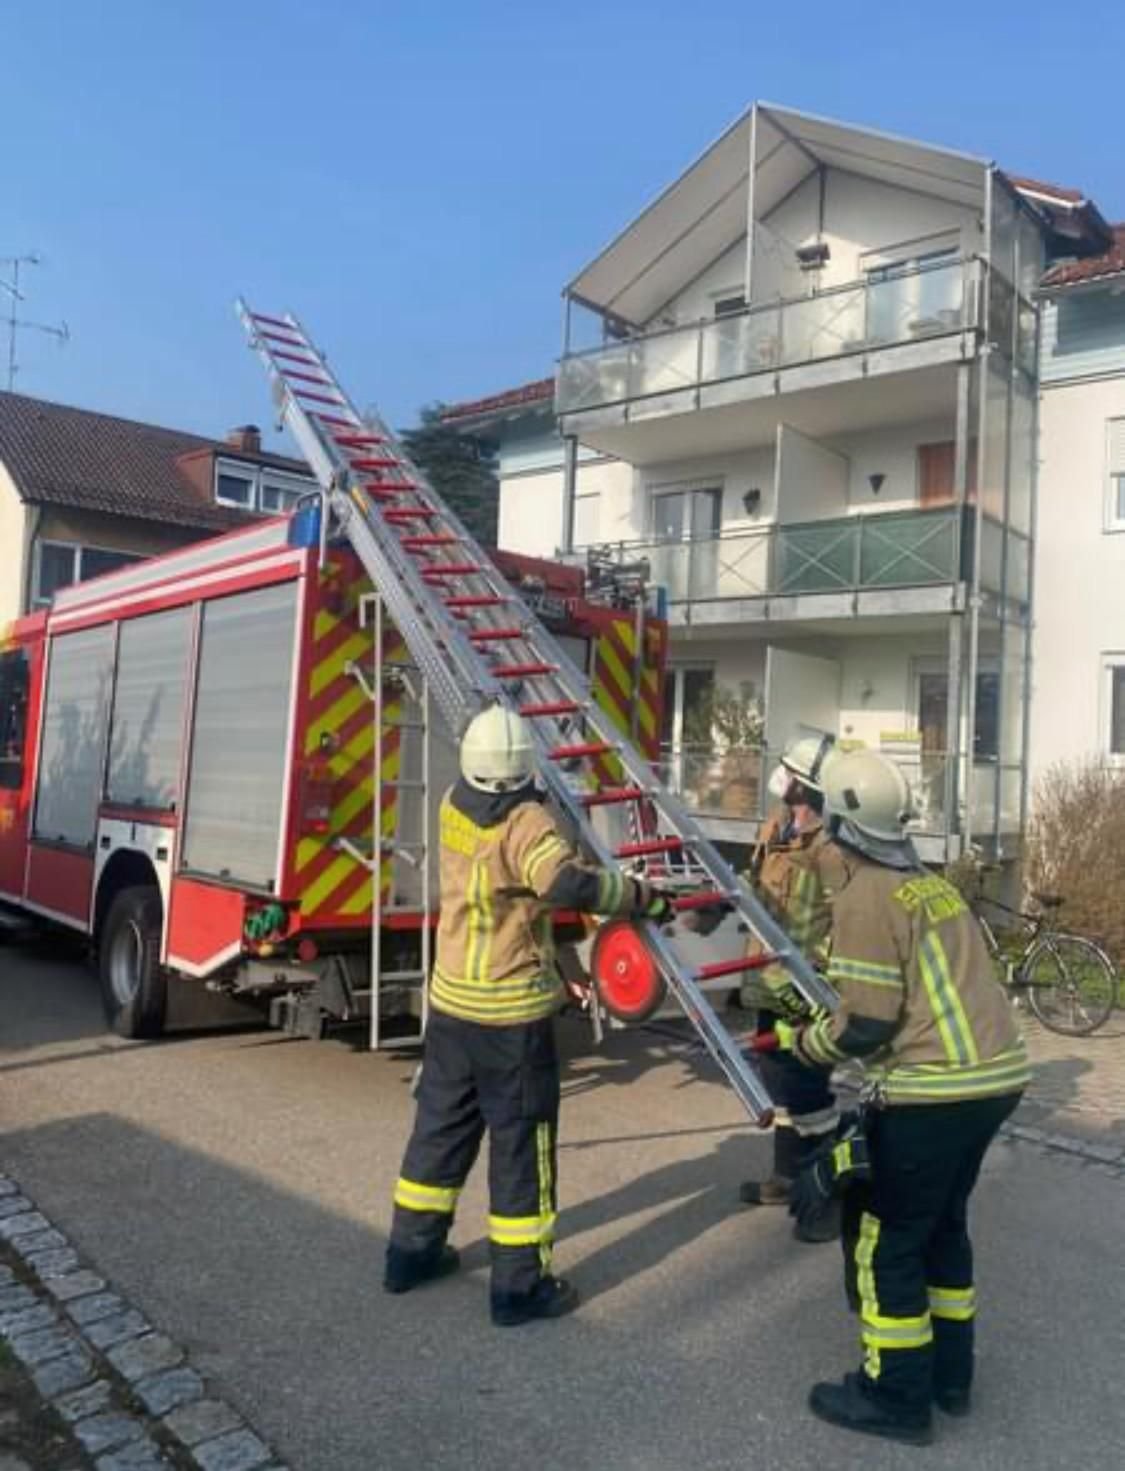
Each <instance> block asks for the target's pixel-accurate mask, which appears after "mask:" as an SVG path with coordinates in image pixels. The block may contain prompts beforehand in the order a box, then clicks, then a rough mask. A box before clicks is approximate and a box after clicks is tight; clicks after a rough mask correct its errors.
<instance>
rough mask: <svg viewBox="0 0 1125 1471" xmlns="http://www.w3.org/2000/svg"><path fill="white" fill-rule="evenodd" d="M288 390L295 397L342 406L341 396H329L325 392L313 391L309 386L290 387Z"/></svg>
mask: <svg viewBox="0 0 1125 1471" xmlns="http://www.w3.org/2000/svg"><path fill="white" fill-rule="evenodd" d="M289 392H290V393H291V394H293V396H294V397H295V398H307V399H308V400H309V401H310V402H311V403H314V404H334V405H335V406H336V407H337V408H339V409H342V408H343V407H344V400H343V399H342V398H329V397H328V396H327V395H326V394H323V393H314V392H313V391H312V389H311V388H291V389H290V390H289Z"/></svg>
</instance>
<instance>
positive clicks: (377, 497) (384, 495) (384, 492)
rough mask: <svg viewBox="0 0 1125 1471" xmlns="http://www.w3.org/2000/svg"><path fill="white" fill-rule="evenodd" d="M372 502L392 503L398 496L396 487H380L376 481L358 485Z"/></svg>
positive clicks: (367, 481)
mask: <svg viewBox="0 0 1125 1471" xmlns="http://www.w3.org/2000/svg"><path fill="white" fill-rule="evenodd" d="M360 490H365V491H366V492H367V494H368V495H369V496H370V497H371V499H372V500H373V501H393V500H394V499H395V497H396V496H397V495H398V493H399V490H398V486H397V485H382V484H380V483H379V481H377V480H365V481H363V482H362V483H361V484H360Z"/></svg>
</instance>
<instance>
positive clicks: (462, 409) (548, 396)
mask: <svg viewBox="0 0 1125 1471" xmlns="http://www.w3.org/2000/svg"><path fill="white" fill-rule="evenodd" d="M554 396H555V380H554V379H553V378H537V379H536V380H535V382H534V383H524V384H521V386H520V387H519V388H508V389H505V391H504V392H503V393H493V394H490V395H489V396H488V397H487V398H474V399H467V400H466V401H465V402H464V403H459V404H450V405H449V406H448V407H447V408H445V409H443V410H442V414H441V417H442V421H443V422H444V423H447V424H448V423H452V422H453V421H454V420H457V419H483V418H486V417H487V416H488V415H490V414H498V413H503V412H504V411H505V410H507V409H518V408H522V407H523V405H525V404H535V403H547V402H548V401H551V400H553V399H554Z"/></svg>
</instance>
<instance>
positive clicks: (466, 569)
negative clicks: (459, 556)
mask: <svg viewBox="0 0 1125 1471" xmlns="http://www.w3.org/2000/svg"><path fill="white" fill-rule="evenodd" d="M483 571H484V568H483V567H480V566H478V564H477V563H476V562H447V563H446V564H445V566H444V567H423V568H422V576H423V577H428V578H431V579H433V578H437V577H473V576H475V575H476V574H477V573H480V572H483Z"/></svg>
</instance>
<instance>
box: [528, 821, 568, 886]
mask: <svg viewBox="0 0 1125 1471" xmlns="http://www.w3.org/2000/svg"><path fill="white" fill-rule="evenodd" d="M565 851H566V843H565V842H564V841H563V839H562V838H560V837H559V835H558V833H544V834H543V836H542V837H541V838H540V839H539V841H538V842H537V843H535V844H533V846H532V849H531V852H530V853H529V854H528V855H527V858H526V859H525V860H524V865H523V881H524V883H525V884H526V885H527V887H528V888H529V889H535V875H536V874H537V873H538V872H539V870H540V868H542V866H543V864H544V863H546V862H547V860H548V859H549V858H554V857H555V856H556V855H557V854H559V853H564V852H565Z"/></svg>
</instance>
